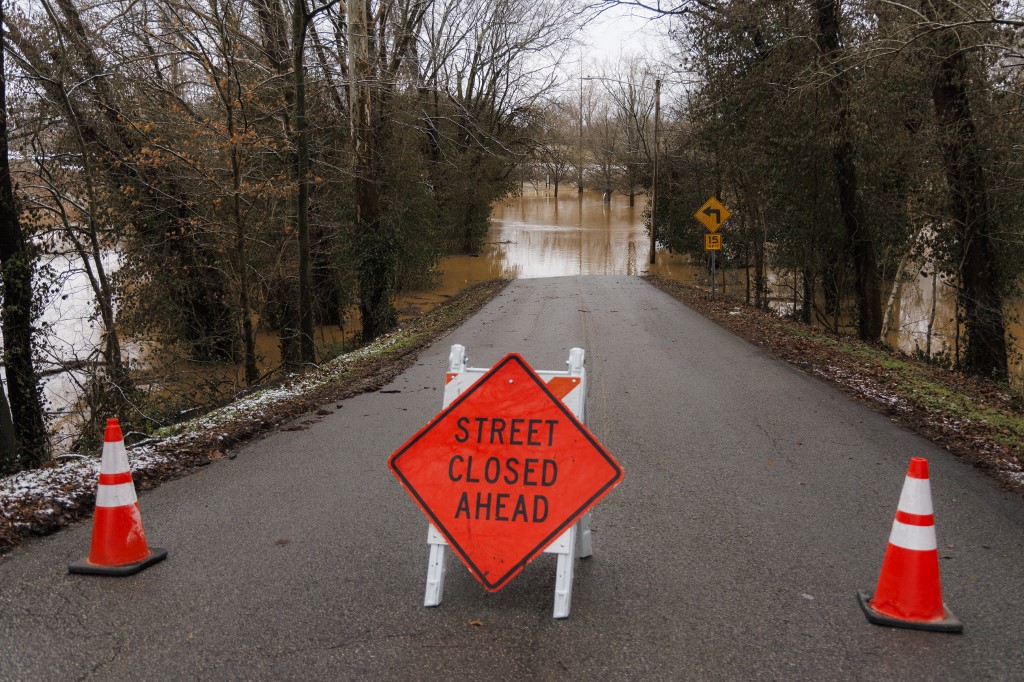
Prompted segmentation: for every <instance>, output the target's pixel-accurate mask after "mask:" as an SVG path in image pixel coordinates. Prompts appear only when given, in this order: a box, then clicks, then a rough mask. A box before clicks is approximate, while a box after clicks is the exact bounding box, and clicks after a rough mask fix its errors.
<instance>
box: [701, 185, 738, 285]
mask: <svg viewBox="0 0 1024 682" xmlns="http://www.w3.org/2000/svg"><path fill="white" fill-rule="evenodd" d="M731 215H732V211H730V210H729V209H727V208H726V207H725V204H723V203H722V202H720V201H719V200H718V199H717V198H715V197H711V198H710V199H708V200H707V201H705V202H704V205H703V206H701V207H700V208H699V209H697V212H696V213H694V214H693V217H694V218H696V219H697V220H699V221H700V223H701V224H702V225H704V227H706V228H707V229H708V231H709V232H710V234H706V235H704V250H705V251H710V252H711V298H714V297H715V294H716V291H717V289H718V277H717V276H716V273H715V264H716V263H715V261H716V260H717V254H718V252H719V251H720V250H721V249H722V235H720V234H718V228H720V227H721V226H722V223H724V222H725V221H726V220H728V219H729V216H731Z"/></svg>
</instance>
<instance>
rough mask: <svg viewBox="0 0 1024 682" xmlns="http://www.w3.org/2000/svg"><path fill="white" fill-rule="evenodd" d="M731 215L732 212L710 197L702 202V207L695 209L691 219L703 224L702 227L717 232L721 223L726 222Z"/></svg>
mask: <svg viewBox="0 0 1024 682" xmlns="http://www.w3.org/2000/svg"><path fill="white" fill-rule="evenodd" d="M731 215H732V211H730V210H729V209H727V208H726V207H725V205H724V204H723V203H722V202H721V201H719V200H718V199H716V198H715V197H711V198H710V199H708V200H707V201H705V202H704V205H703V206H701V207H700V208H699V209H697V212H696V213H694V214H693V217H694V218H696V219H697V220H699V221H700V222H701V223H703V225H704V227H706V228H708V229H709V230H711V231H712V232H717V231H718V228H720V227H721V226H722V223H724V222H725V221H726V220H728V219H729V216H731Z"/></svg>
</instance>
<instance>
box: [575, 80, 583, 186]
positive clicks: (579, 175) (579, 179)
mask: <svg viewBox="0 0 1024 682" xmlns="http://www.w3.org/2000/svg"><path fill="white" fill-rule="evenodd" d="M579 133H580V137H579V148H578V150H577V152H578V158H577V161H578V163H577V164H576V187H577V193H578V194H579V195H580V196H583V62H582V61H580V130H579Z"/></svg>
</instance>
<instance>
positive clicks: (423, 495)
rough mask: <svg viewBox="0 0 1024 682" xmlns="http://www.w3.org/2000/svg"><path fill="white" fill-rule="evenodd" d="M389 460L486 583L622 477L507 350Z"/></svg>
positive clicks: (493, 584) (494, 583)
mask: <svg viewBox="0 0 1024 682" xmlns="http://www.w3.org/2000/svg"><path fill="white" fill-rule="evenodd" d="M388 466H389V467H390V468H391V472H392V473H393V474H394V475H395V476H396V477H397V478H398V480H399V481H400V482H401V483H402V485H403V486H404V487H405V490H406V492H408V493H409V495H410V496H411V497H412V498H413V500H415V502H416V504H417V505H419V507H420V509H422V510H423V513H424V514H426V515H427V518H429V519H430V522H431V523H433V524H434V527H435V528H437V530H438V531H439V532H440V533H441V534H442V535H443V536H444V538H445V540H447V541H448V544H449V545H450V546H451V548H452V549H453V550H455V552H456V554H458V555H459V558H460V559H462V562H463V563H464V564H465V565H466V567H467V568H468V569H469V570H470V572H471V573H472V574H473V575H474V576H475V577H476V578H477V580H479V581H480V582H481V583H482V584H483V586H484V587H485V588H487V589H488V590H489V591H491V592H496V591H498V590H500V589H501V588H502V587H504V586H505V585H506V584H508V582H509V581H510V580H512V578H514V577H515V576H516V575H517V574H518V573H519V572H520V571H521V570H523V568H524V567H525V566H526V565H527V564H528V563H530V561H532V560H533V559H534V558H535V557H536V556H537V555H539V554H540V553H541V552H542V551H544V549H545V548H546V547H547V546H548V545H550V544H551V543H552V542H553V541H554V540H555V539H556V538H558V537H559V536H560V535H561V534H562V533H564V532H565V531H566V530H567V529H569V528H570V527H571V526H572V525H573V524H574V523H576V521H577V520H579V518H580V517H581V516H583V515H584V514H585V513H586V512H587V511H588V510H589V509H590V508H591V507H593V506H594V505H595V504H597V502H598V500H600V499H601V498H602V497H604V496H605V495H606V494H607V493H608V492H609V491H610V490H611V489H612V488H614V487H615V486H616V485H617V484H618V483H619V481H621V480H622V468H621V467H620V466H619V463H618V462H617V461H616V460H615V458H614V457H612V456H611V455H610V454H608V452H607V451H606V450H605V449H604V447H603V446H602V445H601V444H600V443H599V442H598V441H597V439H596V438H594V436H593V434H591V433H590V431H588V430H587V427H585V426H584V425H583V424H581V423H580V422H579V420H577V419H576V417H575V416H574V415H573V414H572V412H570V411H569V409H567V408H566V407H565V405H563V404H562V402H561V401H560V400H559V399H558V398H556V397H555V396H554V395H553V394H552V392H551V389H550V388H549V387H548V386H547V385H546V384H545V383H544V380H543V379H542V378H540V377H539V376H538V375H537V373H536V372H535V371H534V370H533V369H532V368H531V367H530V366H529V365H528V364H527V363H526V361H525V360H523V358H522V357H521V356H519V355H518V354H516V353H511V354H509V355H507V356H505V357H504V358H503V359H502V360H501V361H500V362H498V364H496V365H495V366H494V367H492V368H491V369H490V370H489V371H488V372H487V373H486V374H484V375H483V376H482V377H480V379H479V380H477V381H476V383H474V384H473V385H472V386H471V387H470V388H469V389H467V390H466V392H465V393H463V394H462V395H461V396H459V397H458V398H457V399H456V400H455V402H453V403H452V404H451V405H450V406H449V407H448V408H446V409H445V410H443V411H442V412H441V413H440V414H439V415H437V416H436V417H435V418H434V419H433V420H431V421H430V423H428V424H427V425H426V426H424V427H423V428H422V429H421V430H420V431H419V433H417V434H416V435H415V436H413V437H412V438H411V439H409V441H408V442H406V443H405V445H403V446H402V447H400V448H399V449H398V450H397V451H395V453H394V454H393V455H391V458H390V460H389V461H388Z"/></svg>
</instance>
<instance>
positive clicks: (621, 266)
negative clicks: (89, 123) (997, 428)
mask: <svg viewBox="0 0 1024 682" xmlns="http://www.w3.org/2000/svg"><path fill="white" fill-rule="evenodd" d="M646 201H647V200H646V198H645V197H643V196H639V197H637V200H636V205H635V206H632V207H631V206H629V201H628V198H626V197H622V196H618V195H615V196H613V197H612V200H611V201H610V202H609V203H605V202H603V201H602V197H601V195H600V193H596V192H584V193H582V194H579V193H577V192H576V190H575V188H574V187H571V186H569V187H563V188H562V191H561V193H560V196H559V197H558V198H557V199H556V198H555V197H554V196H553V193H552V192H551V190H550V189H548V188H544V187H542V186H541V187H533V186H530V185H527V186H526V187H524V191H523V195H522V196H520V197H515V198H511V199H508V200H506V201H504V202H500V203H499V204H497V205H496V206H495V207H494V210H493V214H492V219H491V228H490V230H489V232H488V234H487V237H486V240H485V244H484V248H483V249H482V250H481V253H480V254H479V255H478V256H465V255H462V256H451V257H448V258H445V259H444V260H443V261H442V262H441V263H440V264H439V274H440V276H439V279H438V282H437V285H436V286H435V287H433V288H431V289H430V290H428V291H415V292H409V293H407V294H405V295H403V296H402V297H401V298H400V299H399V300H398V301H396V306H397V308H398V311H399V315H400V317H401V318H403V319H410V318H412V317H415V316H417V315H420V314H423V313H424V312H426V311H428V310H430V309H431V308H433V307H435V306H436V305H437V304H439V303H440V302H442V301H444V300H445V299H446V298H448V297H450V296H452V295H454V294H456V293H458V292H459V291H461V290H462V289H463V288H465V287H466V286H468V285H470V284H472V283H475V282H480V281H485V280H489V279H493V278H495V277H499V276H506V277H514V278H533V277H559V276H571V275H643V274H646V273H648V272H655V273H657V274H660V275H662V276H665V277H668V278H671V279H675V280H678V281H681V282H685V283H687V284H698V285H700V286H704V287H705V288H707V286H708V277H707V272H706V270H705V269H704V267H703V266H702V265H701V264H693V263H691V262H690V261H689V259H688V258H686V257H683V256H679V255H676V254H669V253H667V252H664V251H659V252H658V254H657V259H656V260H657V264H656V265H654V266H651V265H649V263H648V261H649V255H650V251H649V249H650V241H649V238H648V236H647V232H646V230H645V228H644V225H643V213H644V208H645V206H646ZM50 265H51V266H52V267H53V268H54V270H56V271H58V272H65V273H66V274H65V276H64V277H63V279H61V281H60V290H59V292H58V293H57V294H56V296H54V297H53V298H52V300H51V303H50V305H49V307H48V308H47V309H46V311H45V313H44V318H43V320H44V322H46V323H47V324H48V325H49V327H48V329H47V333H48V336H49V337H50V339H51V344H50V346H51V348H52V351H51V352H52V354H53V355H52V357H49V358H47V366H48V367H54V366H56V365H57V364H58V363H59V362H60V361H61V360H64V361H66V360H68V359H70V358H80V359H81V358H88V357H93V358H94V357H95V355H94V354H93V353H92V350H93V349H95V348H96V346H97V344H98V343H99V340H100V331H99V325H98V323H97V322H96V321H95V320H94V319H92V294H91V290H90V289H89V287H88V282H87V280H86V279H85V276H84V274H83V273H82V272H81V269H80V268H79V267H77V264H76V263H75V262H74V260H73V259H70V260H69V259H55V260H54V261H53V262H52V263H50ZM107 266H108V267H110V268H111V269H113V268H116V257H114V256H113V255H111V256H110V258H109V262H108V263H107ZM923 270H927V268H926V267H922V265H921V264H920V263H907V264H905V266H904V276H903V277H901V278H900V281H899V282H898V283H897V285H896V287H895V293H894V295H893V296H892V297H891V299H890V301H889V304H888V305H887V306H886V307H887V321H888V324H887V330H888V331H887V333H886V340H887V341H888V342H889V343H890V344H891V345H893V346H895V347H897V348H900V349H901V350H903V351H905V352H907V353H914V352H915V351H920V352H921V353H924V352H925V351H926V350H930V351H931V353H932V355H942V354H947V355H950V354H952V352H953V349H954V348H955V345H956V343H957V342H956V338H955V334H954V332H955V328H956V324H955V320H954V311H955V305H954V304H955V291H954V290H953V288H952V287H950V286H948V285H947V284H945V283H942V282H933V281H932V278H931V277H930V276H928V275H927V274H926V273H925V274H922V271H923ZM744 274H745V273H744V271H743V270H726V271H724V272H722V271H720V273H719V284H718V290H719V292H722V291H723V289H724V293H725V295H727V296H730V297H734V298H742V297H743V295H744V291H745V285H744ZM768 276H769V282H770V287H771V289H772V296H773V298H772V307H773V308H775V309H776V310H777V311H779V312H782V313H785V312H788V311H791V310H792V309H793V306H794V305H798V304H799V301H798V298H797V297H796V296H795V295H794V294H795V293H798V292H794V282H793V276H792V274H791V273H779V272H770V273H769V274H768ZM1022 311H1024V302H1022V301H1012V302H1011V305H1008V306H1007V312H1008V313H1009V314H1008V315H1007V324H1008V328H1009V329H1008V338H1007V340H1008V343H1009V344H1010V348H1011V353H1010V363H1011V368H1012V369H1011V373H1012V375H1013V377H1014V379H1013V380H1014V382H1015V383H1016V384H1017V385H1021V384H1022V383H1024V365H1022V355H1024V353H1022V350H1024V346H1022V342H1021V341H1020V340H1022V339H1024V327H1022V326H1021V312H1022ZM357 332H358V320H357V319H356V318H355V317H354V316H353V318H352V320H351V321H350V322H349V323H347V324H346V328H345V329H340V328H338V327H324V328H322V329H320V330H319V331H318V333H317V343H318V345H319V346H320V348H321V350H323V349H325V348H327V347H328V346H331V345H335V346H337V345H340V344H343V343H344V342H345V341H351V340H352V338H353V337H354V335H355V334H356V333H357ZM125 345H126V348H127V352H129V353H132V354H134V355H136V357H134V358H132V361H133V362H138V361H139V357H137V356H138V355H139V354H140V351H139V349H137V348H134V347H133V346H132V345H131V344H125ZM257 352H258V353H259V355H260V356H261V358H262V366H263V368H264V370H266V369H271V368H273V367H275V366H276V364H277V363H278V362H279V350H278V340H277V336H276V335H275V334H273V333H260V334H258V337H257ZM84 376H85V373H84V371H77V372H64V373H54V374H51V375H48V376H47V377H46V379H45V380H44V391H45V394H46V397H47V400H48V401H49V406H48V407H49V409H50V410H51V413H54V414H62V413H66V412H69V411H73V406H74V403H75V401H76V396H77V395H78V394H79V391H80V388H81V387H80V385H79V383H80V382H81V380H82V378H83V377H84ZM150 380H151V381H152V382H153V386H160V385H165V386H167V387H169V386H170V384H172V383H173V384H174V385H175V386H176V389H175V390H178V391H180V390H182V384H188V385H190V388H188V389H187V390H188V391H189V392H190V393H192V396H193V398H195V399H202V398H211V399H212V398H214V397H223V396H226V395H231V394H232V393H233V392H234V391H235V390H238V389H239V388H241V371H240V370H239V369H238V368H234V367H224V366H221V367H216V366H211V365H208V364H207V365H198V364H194V363H183V362H175V363H173V364H172V366H171V367H170V368H169V369H168V370H167V372H166V374H165V376H164V377H151V379H150Z"/></svg>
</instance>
